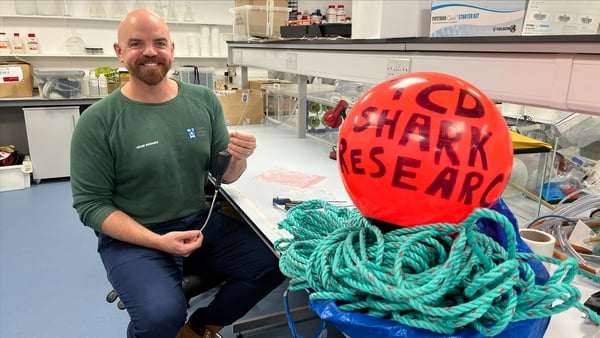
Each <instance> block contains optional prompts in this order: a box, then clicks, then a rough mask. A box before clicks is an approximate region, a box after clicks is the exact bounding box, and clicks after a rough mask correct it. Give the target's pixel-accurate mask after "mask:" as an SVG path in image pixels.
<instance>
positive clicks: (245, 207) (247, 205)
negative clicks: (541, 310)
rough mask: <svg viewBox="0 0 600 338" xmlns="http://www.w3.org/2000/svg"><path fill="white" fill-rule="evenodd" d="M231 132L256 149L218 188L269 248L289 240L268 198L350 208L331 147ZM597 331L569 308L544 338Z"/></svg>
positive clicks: (260, 131)
mask: <svg viewBox="0 0 600 338" xmlns="http://www.w3.org/2000/svg"><path fill="white" fill-rule="evenodd" d="M230 130H236V131H239V132H243V133H251V134H254V135H255V136H256V138H257V148H256V150H255V152H254V155H253V156H251V157H250V158H249V159H248V169H247V170H246V172H245V173H244V175H243V176H242V177H241V178H240V179H239V180H238V181H237V182H235V183H233V184H229V185H223V186H222V187H223V191H224V193H225V195H226V197H227V198H228V199H229V200H230V201H231V202H232V203H233V204H234V205H235V206H236V208H238V209H239V211H241V212H242V213H243V216H244V217H245V218H246V219H247V220H248V221H250V223H251V224H252V225H253V227H254V229H255V230H256V231H257V233H259V234H260V235H261V236H262V237H263V239H264V240H265V242H267V244H269V245H271V247H272V243H273V242H274V241H275V240H277V239H278V238H281V237H282V236H286V237H289V234H288V233H287V232H286V231H284V230H280V229H278V228H277V223H278V222H279V221H281V220H283V219H284V217H285V213H284V211H282V210H281V209H278V208H275V207H274V206H273V205H272V200H273V197H288V198H291V199H298V200H307V199H324V200H335V201H347V203H348V204H350V203H351V200H350V198H349V197H348V193H347V192H346V190H345V188H344V186H343V183H342V180H341V177H340V175H339V172H338V167H337V162H336V161H333V160H331V159H329V152H330V151H331V145H330V144H327V143H325V142H322V141H319V140H316V139H314V138H311V137H307V138H298V137H297V134H296V131H295V130H293V129H291V128H289V127H286V126H284V125H281V126H274V125H272V124H271V125H269V124H267V125H246V126H232V127H230ZM318 180H320V181H318ZM316 181H318V182H316ZM302 184H305V185H308V186H306V187H302ZM573 285H575V286H577V287H579V289H580V290H581V293H582V302H583V301H585V300H586V299H587V298H588V297H589V296H590V295H591V294H592V293H594V292H595V291H598V290H600V285H597V284H594V283H592V282H591V281H589V280H587V279H584V278H582V277H579V276H578V277H576V279H575V281H574V283H573ZM599 329H600V327H598V326H596V325H595V324H593V323H592V322H591V321H590V320H589V319H583V318H581V312H579V310H577V309H573V308H572V309H569V310H568V311H565V312H563V313H560V314H558V315H555V316H553V317H552V319H551V320H550V325H549V327H548V329H547V331H546V334H545V335H544V337H545V338H567V337H568V338H580V337H586V338H592V337H594V338H600V332H599V333H598V334H597V335H593V333H594V332H596V331H597V330H599ZM587 335H589V336H587Z"/></svg>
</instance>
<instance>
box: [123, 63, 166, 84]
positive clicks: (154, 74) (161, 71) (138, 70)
mask: <svg viewBox="0 0 600 338" xmlns="http://www.w3.org/2000/svg"><path fill="white" fill-rule="evenodd" d="M146 63H156V64H157V65H158V67H156V68H152V69H145V67H144V64H146ZM171 65H172V62H171V60H163V59H161V58H145V59H144V60H143V61H141V62H136V63H135V64H134V65H133V67H130V69H129V72H130V73H131V75H132V76H134V77H136V78H138V79H140V80H141V81H142V82H144V83H145V84H147V85H149V86H154V85H156V84H158V83H160V82H161V81H162V80H163V79H164V78H165V76H167V73H168V72H169V70H170V69H171Z"/></svg>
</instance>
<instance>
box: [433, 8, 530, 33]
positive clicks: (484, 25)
mask: <svg viewBox="0 0 600 338" xmlns="http://www.w3.org/2000/svg"><path fill="white" fill-rule="evenodd" d="M526 6H527V0H486V1H481V0H460V1H459V0H432V1H431V25H430V30H429V31H430V33H429V35H430V36H431V37H446V36H519V35H521V32H522V31H523V21H524V17H525V9H526Z"/></svg>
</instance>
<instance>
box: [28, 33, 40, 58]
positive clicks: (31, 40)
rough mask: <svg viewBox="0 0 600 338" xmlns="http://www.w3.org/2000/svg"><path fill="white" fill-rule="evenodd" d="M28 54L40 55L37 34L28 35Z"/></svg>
mask: <svg viewBox="0 0 600 338" xmlns="http://www.w3.org/2000/svg"><path fill="white" fill-rule="evenodd" d="M27 52H28V53H29V54H39V53H40V48H39V44H38V40H37V38H36V37H35V33H28V34H27Z"/></svg>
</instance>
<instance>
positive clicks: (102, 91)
mask: <svg viewBox="0 0 600 338" xmlns="http://www.w3.org/2000/svg"><path fill="white" fill-rule="evenodd" d="M98 94H99V95H100V96H102V97H104V96H106V95H108V81H107V80H106V76H105V75H104V74H100V75H99V76H98Z"/></svg>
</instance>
